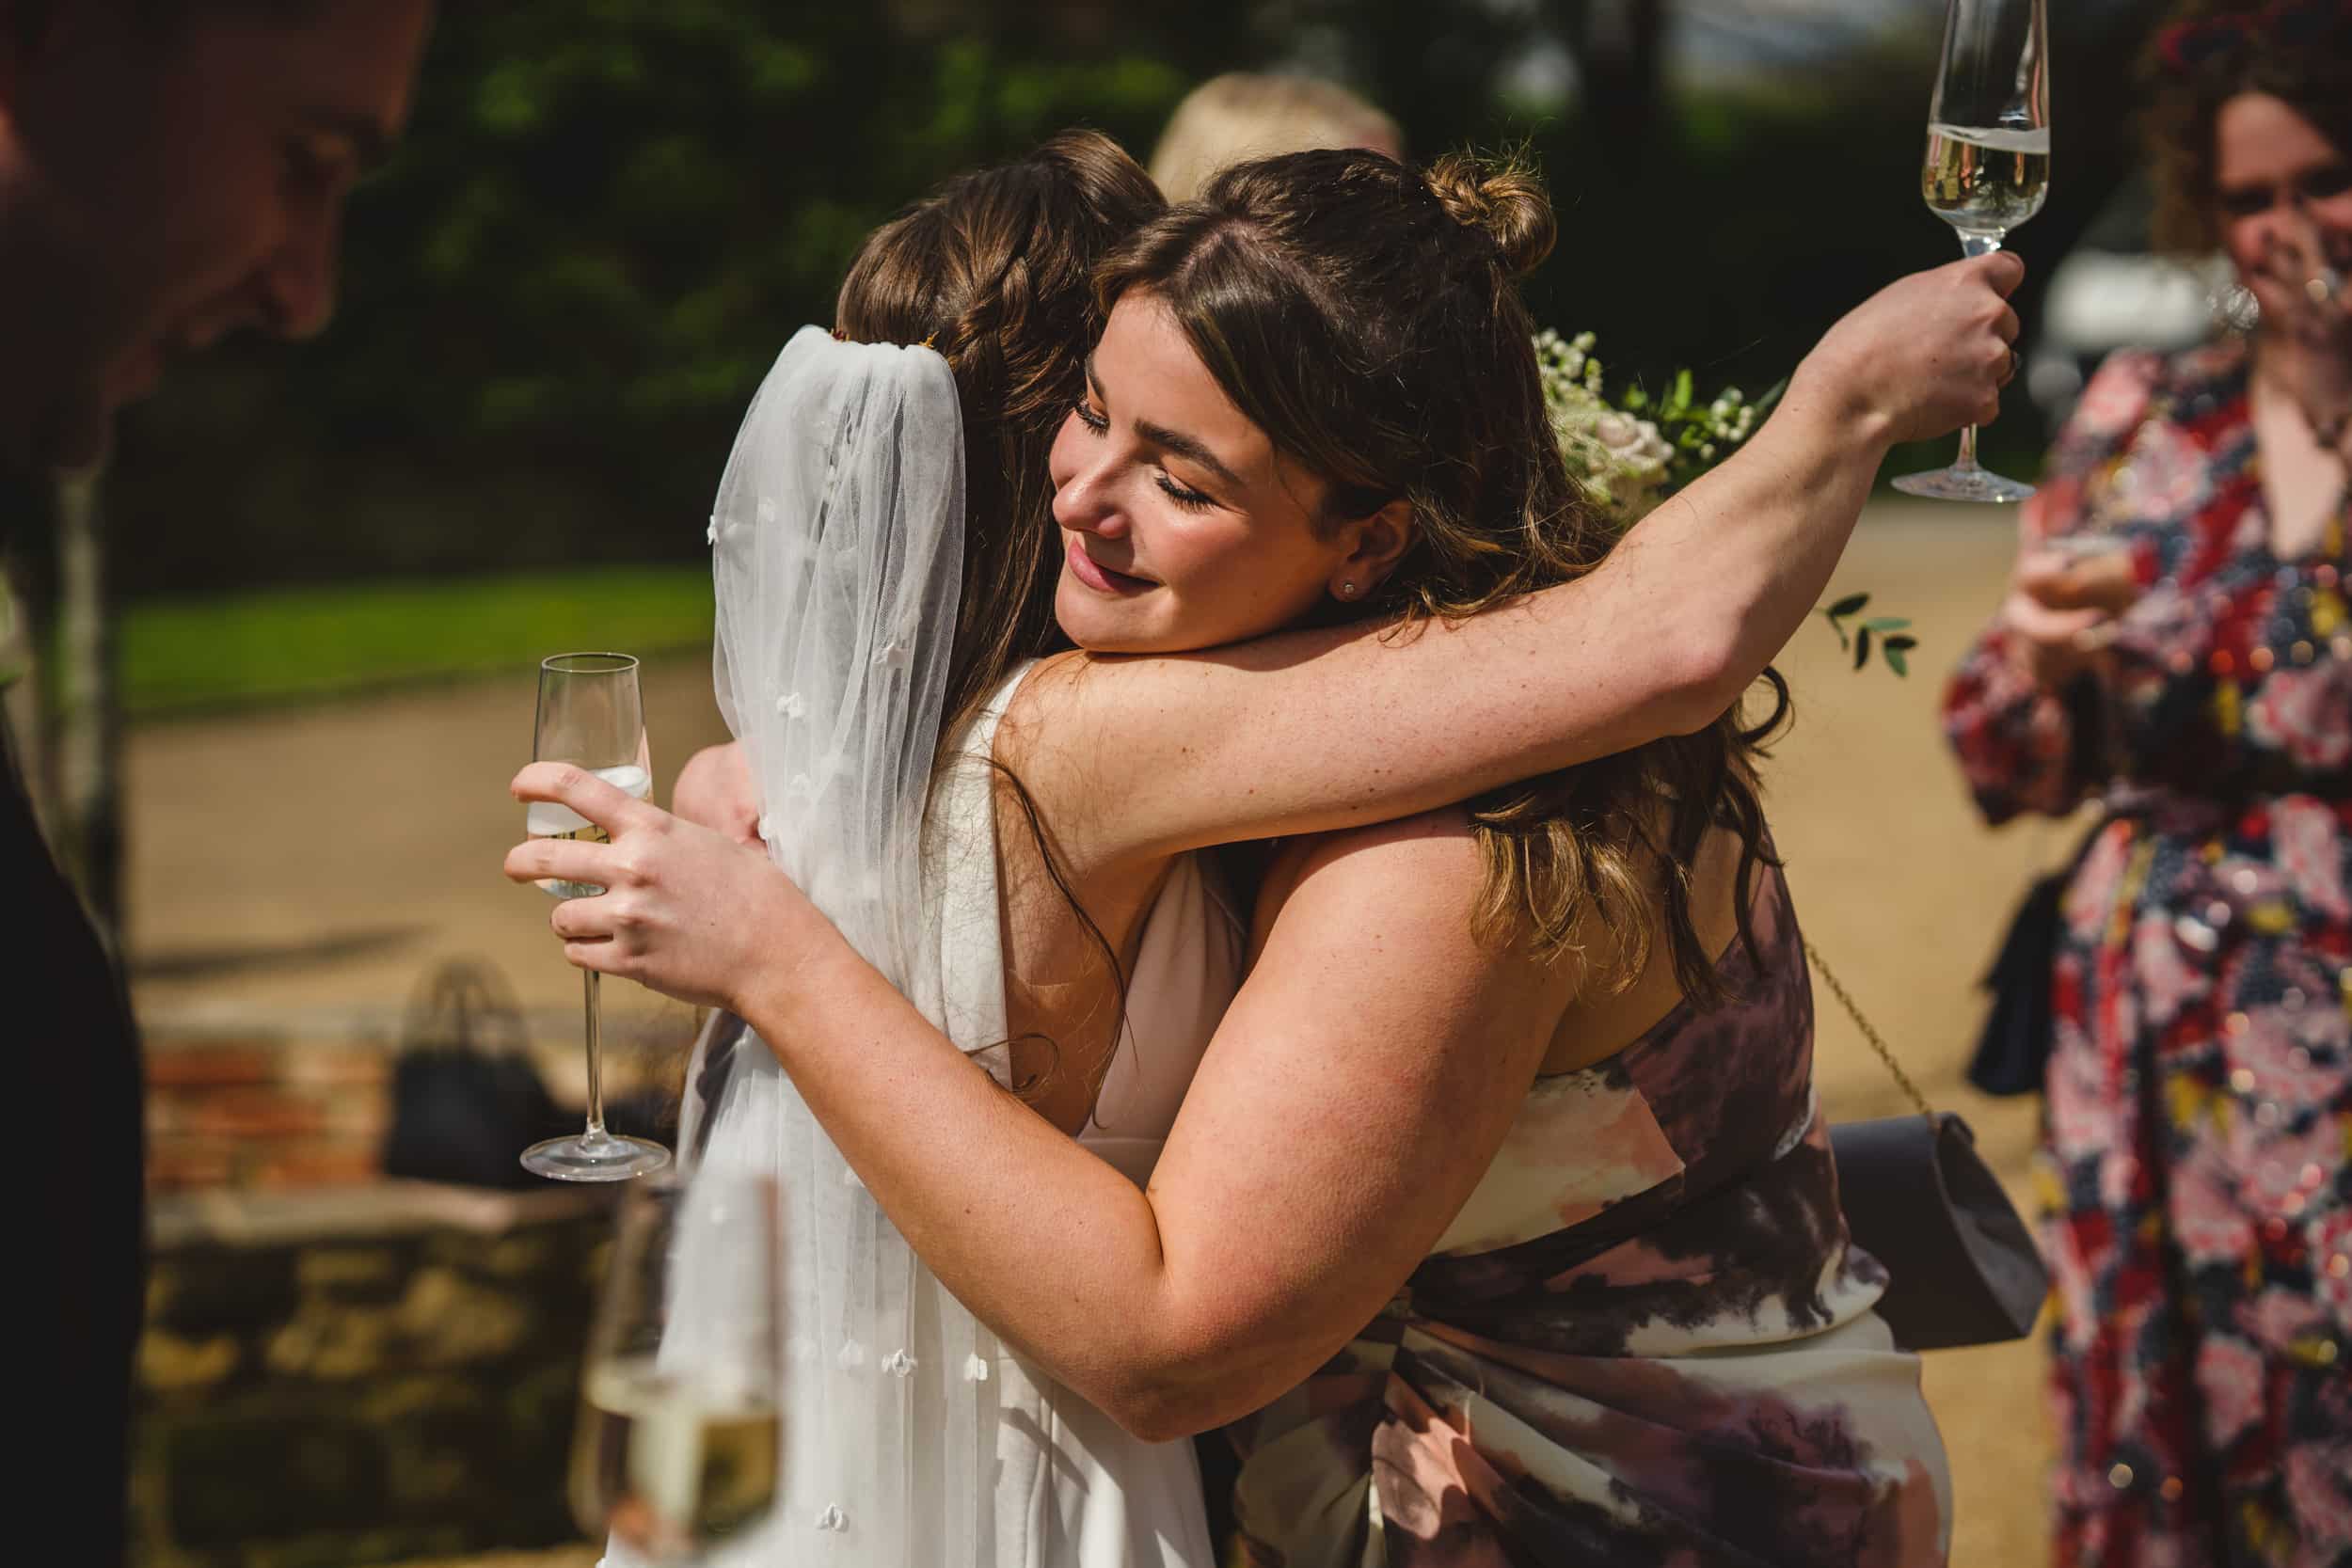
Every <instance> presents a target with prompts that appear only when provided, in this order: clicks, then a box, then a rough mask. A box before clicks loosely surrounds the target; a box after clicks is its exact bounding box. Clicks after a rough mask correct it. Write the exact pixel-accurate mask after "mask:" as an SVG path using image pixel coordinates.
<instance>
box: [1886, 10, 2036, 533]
mask: <svg viewBox="0 0 2352 1568" xmlns="http://www.w3.org/2000/svg"><path fill="white" fill-rule="evenodd" d="M2042 7H2043V0H1950V5H1949V7H1948V8H1947V10H1946V11H1945V14H1944V57H1943V60H1942V63H1941V64H1940V65H1939V66H1938V67H1937V71H1936V78H1935V95H1934V97H1933V99H1931V101H1930V103H1929V105H1928V155H1927V162H1926V164H1925V166H1923V167H1922V169H1921V171H1920V175H1919V190H1920V194H1921V195H1922V196H1924V197H1925V198H1927V203H1928V210H1929V211H1930V212H1931V213H1933V214H1935V215H1936V216H1937V217H1940V218H1942V219H1943V220H1944V221H1945V222H1946V223H1948V224H1950V225H1951V226H1952V227H1953V228H1954V229H1955V230H1959V232H1960V248H1961V249H1962V251H1963V252H1964V253H1965V254H1967V255H1970V256H1982V255H1985V254H1987V253H1989V252H1991V251H1995V250H1998V249H2000V248H2001V241H2002V240H2003V239H2004V238H2006V237H2007V235H2008V233H2009V231H2010V230H2012V229H2014V228H2016V227H2017V226H2018V225H2019V224H2021V223H2023V222H2025V221H2026V219H2027V218H2029V217H2031V216H2033V215H2034V214H2036V213H2038V212H2040V211H2042V198H2043V197H2044V196H2045V195H2046V194H2047V193H2048V190H2049V184H2050V73H2049V29H2048V26H2047V24H2046V22H2045V19H2044V17H2043V12H2042ZM1895 488H1896V489H1898V490H1900V491H1903V492H1905V493H1906V494H1908V495H1914V496H1930V497H1933V498H1934V499H1938V500H1958V501H2019V500H2024V499H2026V497H2027V496H2030V495H2032V494H2033V486H2032V485H2030V484H2021V483H2018V482H2017V481H2016V480H2013V479H2003V478H2002V477H2001V476H2000V475H1999V474H1996V473H1994V472H1992V471H1991V470H1989V469H1986V468H1984V467H1979V465H1978V463H1977V428H1976V426H1974V425H1970V426H1969V427H1968V428H1967V429H1965V430H1963V431H1962V432H1961V433H1960V456H1959V457H1958V458H1957V459H1955V460H1954V461H1953V463H1952V466H1951V467H1948V468H1937V469H1934V470H1932V471H1931V472H1928V473H1919V474H1905V475H1904V476H1903V477H1902V478H1900V479H1898V480H1897V481H1895Z"/></svg>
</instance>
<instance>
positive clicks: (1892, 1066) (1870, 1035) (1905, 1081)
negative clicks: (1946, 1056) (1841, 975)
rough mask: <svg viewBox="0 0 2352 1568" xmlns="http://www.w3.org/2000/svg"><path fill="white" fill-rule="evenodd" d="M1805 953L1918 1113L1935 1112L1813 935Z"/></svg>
mask: <svg viewBox="0 0 2352 1568" xmlns="http://www.w3.org/2000/svg"><path fill="white" fill-rule="evenodd" d="M1804 956H1805V957H1806V958H1810V959H1811V960H1812V961H1813V967H1814V969H1815V970H1817V971H1818V972H1819V973H1820V976H1821V984H1823V985H1825V986H1827V987H1828V988H1829V993H1830V994H1831V995H1832V996H1834V997H1836V998H1837V1005H1838V1006H1841V1007H1843V1008H1845V1009H1846V1016H1847V1017H1848V1018H1851V1019H1852V1020H1853V1022H1854V1027H1855V1028H1857V1029H1859V1030H1861V1031H1862V1037H1863V1038H1864V1039H1866V1040H1868V1041H1869V1042H1870V1049H1871V1050H1873V1051H1875V1052H1877V1053H1878V1057H1879V1060H1880V1061H1882V1062H1884V1063H1885V1064H1886V1070H1887V1071H1889V1072H1891V1073H1893V1074H1894V1075H1895V1082H1896V1083H1897V1084H1898V1085H1900V1086H1901V1088H1902V1091H1903V1093H1904V1094H1906V1095H1908V1096H1909V1097H1910V1099H1911V1102H1912V1103H1913V1104H1914V1105H1916V1106H1918V1107H1919V1114H1920V1115H1921V1116H1923V1117H1932V1116H1934V1115H1935V1111H1934V1108H1933V1107H1931V1105H1929V1104H1928V1097H1927V1096H1926V1095H1923V1094H1921V1093H1920V1092H1919V1086H1918V1085H1916V1084H1914V1083H1913V1082H1912V1081H1911V1074H1909V1073H1907V1072H1905V1071H1904V1070H1903V1069H1902V1064H1901V1063H1900V1062H1898V1061H1896V1060H1895V1053H1894V1052H1892V1051H1890V1050H1888V1049H1887V1046H1886V1041H1885V1039H1884V1038H1883V1037H1881V1036H1880V1034H1879V1032H1878V1031H1877V1030H1876V1029H1873V1028H1872V1027H1870V1021H1869V1020H1868V1019H1867V1018H1864V1017H1863V1016H1862V1009H1861V1008H1860V1007H1858V1006H1855V1005H1854V999H1853V998H1852V997H1851V996H1849V995H1848V994H1847V993H1846V988H1845V987H1844V986H1842V985H1839V984H1838V983H1837V976H1836V974H1834V973H1832V972H1831V970H1830V967H1829V965H1828V963H1827V962H1826V961H1824V960H1823V959H1822V958H1821V950H1820V948H1818V947H1816V946H1814V945H1813V939H1812V938H1810V937H1807V938H1806V939H1805V942H1804Z"/></svg>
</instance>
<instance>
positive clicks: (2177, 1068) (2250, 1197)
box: [1945, 0, 2352, 1568]
mask: <svg viewBox="0 0 2352 1568" xmlns="http://www.w3.org/2000/svg"><path fill="white" fill-rule="evenodd" d="M2347 31H2352V27H2347V23H2346V9H2345V8H2344V7H2343V6H2341V5H2340V4H2335V3H2332V0H2330V3H2323V4H2318V5H2304V6H2301V7H2295V8H2272V9H2271V10H2269V11H2266V12H2263V13H2259V14H2257V13H2249V12H2233V11H2222V12H2201V13H2200V14H2199V15H2198V16H2196V17H2194V18H2192V19H2190V20H2187V21H2185V22H2182V23H2180V24H2176V25H2174V26H2173V27H2171V28H2170V29H2169V30H2168V31H2167V32H2166V33H2165V34H2164V35H2162V36H2161V37H2160V40H2159V45H2158V55H2159V59H2160V61H2161V62H2162V66H2163V71H2164V76H2163V81H2164V84H2165V85H2164V87H2163V91H2162V96H2161V98H2160V102H2159V112H2158V120H2157V123H2158V126H2159V145H2158V152H2159V155H2160V160H2161V164H2160V166H2161V167H2163V169H2164V170H2165V172H2166V173H2167V174H2168V176H2169V183H2170V185H2171V190H2170V192H2169V198H2170V201H2171V204H2172V209H2173V210H2172V214H2171V217H2172V223H2171V227H2172V228H2173V229H2174V230H2175V231H2176V233H2177V232H2179V231H2180V230H2184V229H2185V230H2187V233H2186V235H2185V237H2186V238H2191V239H2201V240H2202V241H2203V242H2204V243H2205V244H2207V245H2210V243H2212V241H2214V240H2216V239H2218V240H2219V241H2221V242H2222V243H2223V244H2224V245H2226V246H2227V248H2228V250H2229V252H2230V254H2231V256H2232V258H2233V261H2235V263H2236V265H2237V267H2238V270H2239V274H2240V277H2241V278H2242V279H2243V280H2244V281H2245V282H2246V284H2247V285H2248V286H2249V288H2250V289H2251V290H2252V292H2253V293H2254V294H2255V296H2256V298H2257V299H2258V300H2259V302H2260V305H2261V308H2262V310H2263V316H2264V322H2265V325H2264V326H2263V327H2262V328H2261V329H2260V330H2258V331H2257V332H2256V334H2255V335H2254V337H2253V338H2252V340H2251V341H2250V342H2249V341H2244V340H2233V341H2226V342H2223V343H2220V344H2217V345H2215V346H2211V347H2208V348H2204V349H2200V350H2197V351H2194V352H2191V353H2188V354H2185V355H2181V356H2174V357H2170V358H2165V357H2160V356H2153V355H2146V354H2139V353H2130V354H2123V355H2119V356H2115V357H2114V358H2113V359H2111V360H2109V362H2108V363H2107V364H2106V367H2104V368H2103V369H2102V370H2101V372H2099V374H2098V375H2097V376H2096V377H2094V378H2093V380H2092V382H2091V384H2090V388H2088V390H2087V391H2086V393H2085V395H2084V398H2083V402H2082V404H2081V407H2080V408H2079V409H2078V410H2077V412H2076V413H2075V415H2074V419H2073V420H2072V422H2071V423H2070V424H2069V426H2068V428H2067V430H2066V431H2065V433H2064V434H2063V435H2062V436H2061V437H2060V439H2059V442H2058V450H2057V451H2056V453H2055V454H2054V456H2053V458H2052V461H2051V465H2050V473H2049V475H2048V477H2047V478H2046V479H2045V480H2044V481H2043V483H2042V489H2041V492H2040V493H2039V494H2038V495H2037V496H2036V497H2035V498H2034V499H2033V500H2032V501H2030V502H2029V503H2027V506H2026V511H2025V514H2024V516H2023V519H2022V521H2023V531H2024V537H2025V546H2026V548H2025V550H2024V553H2023V554H2022V555H2021V557H2020V561H2019V563H2018V571H2017V578H2016V582H2015V588H2014V592H2013V593H2012V594H2011V595H2010V600H2009V602H2008V603H2007V604H2006V605H2004V607H2003V610H2002V612H2001V614H2000V615H1999V617H1998V618H1996V620H1995V622H1994V626H1993V627H1992V629H1991V630H1989V631H1988V632H1987V633H1986V634H1985V636H1984V637H1983V638H1982V639H1981V640H1980V641H1979V642H1978V644H1977V645H1976V647H1975V649H1974V650H1973V651H1972V652H1971V653H1970V654H1969V656H1968V657H1967V658H1966V660H1965V661H1964V662H1963V664H1962V666H1961V668H1960V671H1959V673H1958V674H1957V675H1956V677H1955V678H1954V681H1953V683H1952V686H1951V689H1950V690H1949V692H1948V693H1947V698H1946V709H1945V721H1946V726H1947V732H1948V734H1949V736H1950V738H1951V741H1952V744H1953V746H1954V748H1955V750H1956V751H1957V752H1958V753H1959V756H1960V760H1961V764H1962V768H1963V772H1964V773H1965V775H1966V777H1967V781H1968V784H1969V786H1970V788H1971V789H1972V790H1973V791H1974V793H1975V795H1976V798H1977V801H1978V804H1979V807H1980V808H1981V809H1982V810H1983V812H1984V814H1985V816H1987V817H1988V818H1989V819H1990V820H1992V821H1994V822H1996V823H1997V822H2000V821H2004V820H2006V819H2008V818H2009V817H2011V816H2015V815H2017V814H2018V813H2020V812H2026V811H2034V812H2043V813H2048V814H2051V815H2064V814H2066V813H2068V812H2071V811H2072V810H2073V809H2074V807H2075V806H2076V805H2077V804H2078V803H2079V802H2081V801H2082V800H2086V799H2088V798H2099V799H2101V800H2103V803H2104V807H2105V810H2106V820H2105V823H2104V825H2103V826H2102V827H2101V829H2100V830H2099V831H2098V832H2097V833H2096V834H2095V836H2094V837H2093V839H2092V840H2091V842H2090V847H2088V849H2087V851H2086V853H2085V856H2084V858H2083V859H2082V861H2081V862H2080V863H2079V864H2078V866H2077V868H2076V869H2075V871H2074V875H2073V879H2072V881H2071V884H2070V886H2069V888H2068V890H2067V893H2066V896H2065V901H2064V905H2063V911H2064V915H2063V920H2062V923H2061V930H2060V933H2059V938H2058V951H2057V955H2056V975H2055V990H2054V997H2055V1012H2056V1015H2057V1016H2056V1028H2055V1037H2054V1042H2053V1050H2052V1055H2051V1059H2050V1063H2049V1068H2048V1075H2047V1080H2046V1085H2045V1088H2046V1093H2047V1104H2046V1121H2045V1141H2044V1148H2043V1152H2044V1157H2045V1160H2044V1171H2045V1174H2046V1176H2047V1178H2048V1189H2047V1193H2046V1199H2047V1211H2048V1212H2047V1220H2046V1228H2045V1232H2044V1244H2045V1249H2046V1251H2047V1253H2048V1255H2049V1259H2050V1261H2051V1263H2052V1266H2053V1272H2054V1275H2055V1277H2056V1280H2057V1294H2058V1317H2057V1324H2056V1329H2055V1333H2054V1336H2053V1342H2052V1349H2053V1357H2054V1363H2055V1388H2056V1404H2057V1413H2058V1423H2059V1433H2060V1443H2061V1457H2060V1462H2059V1465H2058V1475H2057V1481H2056V1494H2057V1496H2056V1502H2057V1514H2058V1554H2057V1555H2058V1561H2059V1562H2060V1563H2061V1564H2068V1565H2071V1564H2076V1563H2082V1564H2090V1563H2101V1564H2109V1565H2114V1564H2166V1565H2178V1568H2201V1565H2204V1564H2222V1563H2230V1564H2238V1563H2261V1564H2279V1565H2281V1568H2287V1565H2296V1568H2320V1565H2343V1564H2348V1563H2352V1206H2348V1203H2352V1159H2348V1158H2347V1155H2348V1154H2352V619H2347V610H2346V599H2345V595H2346V591H2347V588H2352V584H2347V583H2346V581H2345V574H2346V573H2347V572H2348V571H2352V559H2348V558H2347V556H2346V553H2345V531H2346V499H2345V467H2346V465H2345V452H2346V450H2347V448H2352V437H2347V436H2346V433H2345V424H2346V420H2345V415H2346V413H2347V411H2352V396H2347V395H2346V393H2347V390H2348V389H2352V343H2348V342H2347V336H2348V334H2347V328H2346V326H2345V324H2344V312H2343V302H2342V300H2341V297H2340V295H2339V294H2338V293H2337V291H2340V290H2341V287H2342V281H2341V271H2342V269H2343V267H2344V264H2345V261H2346V260H2347V259H2352V167H2348V166H2347V163H2346V150H2347V148H2352V134H2348V133H2352V126H2347V123H2346V122H2347V120H2352V76H2348V73H2347V71H2346V69H2345V47H2344V44H2345V37H2346V33H2347ZM2184 220H2185V221H2184Z"/></svg>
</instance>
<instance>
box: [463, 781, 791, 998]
mask: <svg viewBox="0 0 2352 1568" xmlns="http://www.w3.org/2000/svg"><path fill="white" fill-rule="evenodd" d="M509 787H510V788H511V789H512V790H513V791H514V794H515V798H516V800H554V801H560V802H561V803H563V804H564V805H566V806H569V807H571V808H572V810H574V811H576V812H578V813H580V816H584V817H586V818H587V819H588V820H589V821H591V822H593V823H595V824H596V826H597V827H599V828H602V829H603V830H604V831H605V832H608V833H610V834H611V835H612V842H611V843H610V844H595V843H589V842H586V841H583V840H579V839H562V838H535V839H531V840H529V841H527V842H525V843H522V844H518V845H516V847H514V848H512V849H510V850H508V851H507V855H506V875H507V876H508V877H509V878H510V879H513V880H515V881H517V882H535V881H540V880H543V879H548V878H554V879H559V880H563V881H567V882H587V883H590V884H592V885H595V886H597V887H601V888H603V889H605V891H604V892H603V893H602V894H599V895H596V896H594V897H588V898H567V899H565V900H564V902H562V903H560V904H558V905H556V906H555V909H554V911H553V912H552V913H551V914H549V915H548V925H549V926H550V927H553V928H554V931H555V934H556V935H557V936H559V937H562V938H563V939H564V958H567V959H569V960H570V961H571V962H572V963H575V964H577V965H579V966H580V968H582V969H593V970H596V971H597V972H599V973H600V974H617V975H620V976H622V977H623V978H625V979H630V980H634V981H636V982H637V983H638V984H639V985H641V986H644V987H646V988H647V989H648V990H658V991H660V992H661V993H662V994H663V995H665V996H675V997H676V998H677V999H678V1000H679V1001H681V1002H691V1003H692V1004H694V1005H695V1006H704V1007H726V1008H729V1009H731V1010H736V1011H740V1010H741V1007H740V1006H739V1004H740V1000H741V997H742V995H743V994H744V992H745V990H746V988H747V987H748V986H749V985H751V984H752V983H753V982H754V981H755V980H758V979H762V978H765V979H768V980H770V981H772V980H773V979H774V978H775V976H774V974H773V973H772V972H773V971H774V970H775V968H776V966H777V965H778V964H779V963H787V962H789V961H791V959H790V956H791V955H792V954H794V953H796V952H806V951H809V950H811V947H812V944H813V942H815V941H816V940H817V939H818V938H819V937H820V936H822V935H824V934H829V933H831V931H832V927H831V925H830V924H829V923H828V922H827V921H826V920H825V917H824V916H823V915H822V914H820V913H818V911H817V908H816V906H815V905H813V904H811V903H810V902H809V901H808V900H807V899H806V898H805V897H803V895H802V894H801V890H800V889H799V888H797V887H795V886H793V885H792V879H790V878H788V877H787V876H786V875H785V874H784V873H783V872H782V871H780V870H778V869H777V868H776V866H775V863H773V862H771V860H769V858H768V857H767V855H766V854H765V853H764V852H763V851H761V850H759V849H755V848H752V847H747V846H745V845H742V844H738V843H736V842H734V841H733V840H731V839H729V838H727V837H726V836H725V835H724V834H723V833H719V832H713V831H712V830H710V829H708V828H705V827H701V826H698V825H697V824H695V823H692V822H688V821H685V820H683V819H681V818H679V817H676V816H672V815H670V814H669V813H668V812H666V811H663V810H661V809H660V807H659V806H655V805H652V804H649V803H648V802H646V801H644V800H636V799H634V798H632V797H631V796H629V795H628V793H626V792H625V791H622V790H619V789H615V788H613V787H612V785H611V784H606V783H605V782H604V781H603V780H601V779H599V778H597V777H596V775H594V774H592V773H590V772H589V771H587V770H586V769H585V768H575V767H573V766H571V765H570V764H569V763H561V762H534V763H532V765H531V766H530V767H528V768H524V769H523V770H522V771H521V772H519V773H517V774H516V775H515V782H514V784H512V785H510V786H509Z"/></svg>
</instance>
